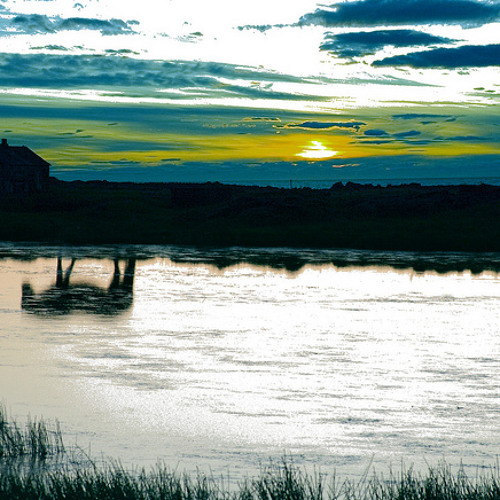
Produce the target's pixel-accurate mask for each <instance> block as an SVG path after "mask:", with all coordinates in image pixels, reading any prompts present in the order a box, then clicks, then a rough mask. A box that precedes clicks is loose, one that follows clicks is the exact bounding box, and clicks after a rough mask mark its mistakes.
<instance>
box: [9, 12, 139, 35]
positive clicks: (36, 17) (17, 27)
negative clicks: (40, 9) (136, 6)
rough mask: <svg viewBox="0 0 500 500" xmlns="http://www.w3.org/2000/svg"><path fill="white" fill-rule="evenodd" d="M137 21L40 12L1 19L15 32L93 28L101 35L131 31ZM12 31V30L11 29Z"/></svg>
mask: <svg viewBox="0 0 500 500" xmlns="http://www.w3.org/2000/svg"><path fill="white" fill-rule="evenodd" d="M134 24H137V21H122V20H121V19H109V20H103V19H91V18H85V17H70V18H67V19H64V18H60V17H49V16H45V15H40V14H29V15H17V16H15V17H13V18H12V19H2V25H3V27H4V28H10V30H13V31H14V32H15V33H23V34H29V35H31V34H35V33H56V32H57V31H80V30H95V31H100V32H101V33H102V34H103V35H120V34H123V33H133V32H134V30H133V29H132V25H134ZM11 32H12V31H11Z"/></svg>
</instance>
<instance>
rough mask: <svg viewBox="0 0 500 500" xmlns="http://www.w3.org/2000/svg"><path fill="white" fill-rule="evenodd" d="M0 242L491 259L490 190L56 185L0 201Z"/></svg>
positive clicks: (498, 239) (499, 218)
mask: <svg viewBox="0 0 500 500" xmlns="http://www.w3.org/2000/svg"><path fill="white" fill-rule="evenodd" d="M0 240H4V241H8V240H10V241H36V242H46V243H55V244H60V243H68V244H80V245H81V244H84V245H85V244H105V243H117V244H120V243H135V244H177V245H199V246H253V247H256V246H261V247H280V246H281V247H284V246H287V247H308V248H359V249H372V250H423V251H426V250H428V251H438V250H443V251H485V252H486V251H499V250H500V186H487V185H480V186H466V185H463V186H420V185H419V184H408V185H403V186H389V187H380V186H371V185H361V184H354V183H347V184H346V185H342V184H341V183H338V184H335V185H333V186H332V187H331V188H330V189H309V188H302V189H278V188H270V187H269V188H265V187H250V186H229V185H222V184H218V183H207V184H161V183H157V184H134V183H112V182H80V181H77V182H62V181H57V180H55V179H52V180H51V182H50V183H49V185H48V186H47V189H46V190H45V191H44V192H43V193H38V194H32V195H17V196H10V197H9V196H5V195H4V196H0Z"/></svg>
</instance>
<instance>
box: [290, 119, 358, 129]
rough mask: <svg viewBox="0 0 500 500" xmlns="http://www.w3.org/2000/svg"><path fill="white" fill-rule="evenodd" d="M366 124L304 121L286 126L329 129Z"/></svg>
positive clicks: (349, 127) (351, 127) (350, 127)
mask: <svg viewBox="0 0 500 500" xmlns="http://www.w3.org/2000/svg"><path fill="white" fill-rule="evenodd" d="M363 125H366V123H364V122H313V121H308V122H303V123H289V124H288V125H285V126H284V127H285V128H301V129H305V130H329V129H332V128H346V129H354V130H359V128H360V127H362V126H363Z"/></svg>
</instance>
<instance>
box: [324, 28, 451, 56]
mask: <svg viewBox="0 0 500 500" xmlns="http://www.w3.org/2000/svg"><path fill="white" fill-rule="evenodd" d="M453 41H454V40H450V39H449V38H444V37H440V36H435V35H430V34H428V33H423V32H422V31H415V30H378V31H359V32H355V33H339V34H331V33H328V34H327V35H326V36H325V41H324V42H323V43H322V44H321V45H320V49H321V50H328V51H330V52H333V53H335V54H336V55H338V56H340V57H359V56H364V55H368V54H373V53H375V52H376V51H378V50H380V49H383V48H384V47H387V46H393V47H415V46H421V45H424V46H425V45H433V44H437V43H450V42H453Z"/></svg>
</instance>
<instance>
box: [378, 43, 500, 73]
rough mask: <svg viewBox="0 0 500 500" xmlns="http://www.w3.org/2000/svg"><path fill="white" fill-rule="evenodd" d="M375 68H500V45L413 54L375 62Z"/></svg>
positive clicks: (473, 46)
mask: <svg viewBox="0 0 500 500" xmlns="http://www.w3.org/2000/svg"><path fill="white" fill-rule="evenodd" d="M372 64H373V65H374V66H411V67H413V68H444V69H454V68H474V67H476V68H478V67H485V66H500V44H495V45H463V46H462V47H455V48H441V49H434V50H425V51H419V52H412V53H410V54H404V55H400V56H393V57H386V58H385V59H382V60H380V61H374V62H373V63H372Z"/></svg>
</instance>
